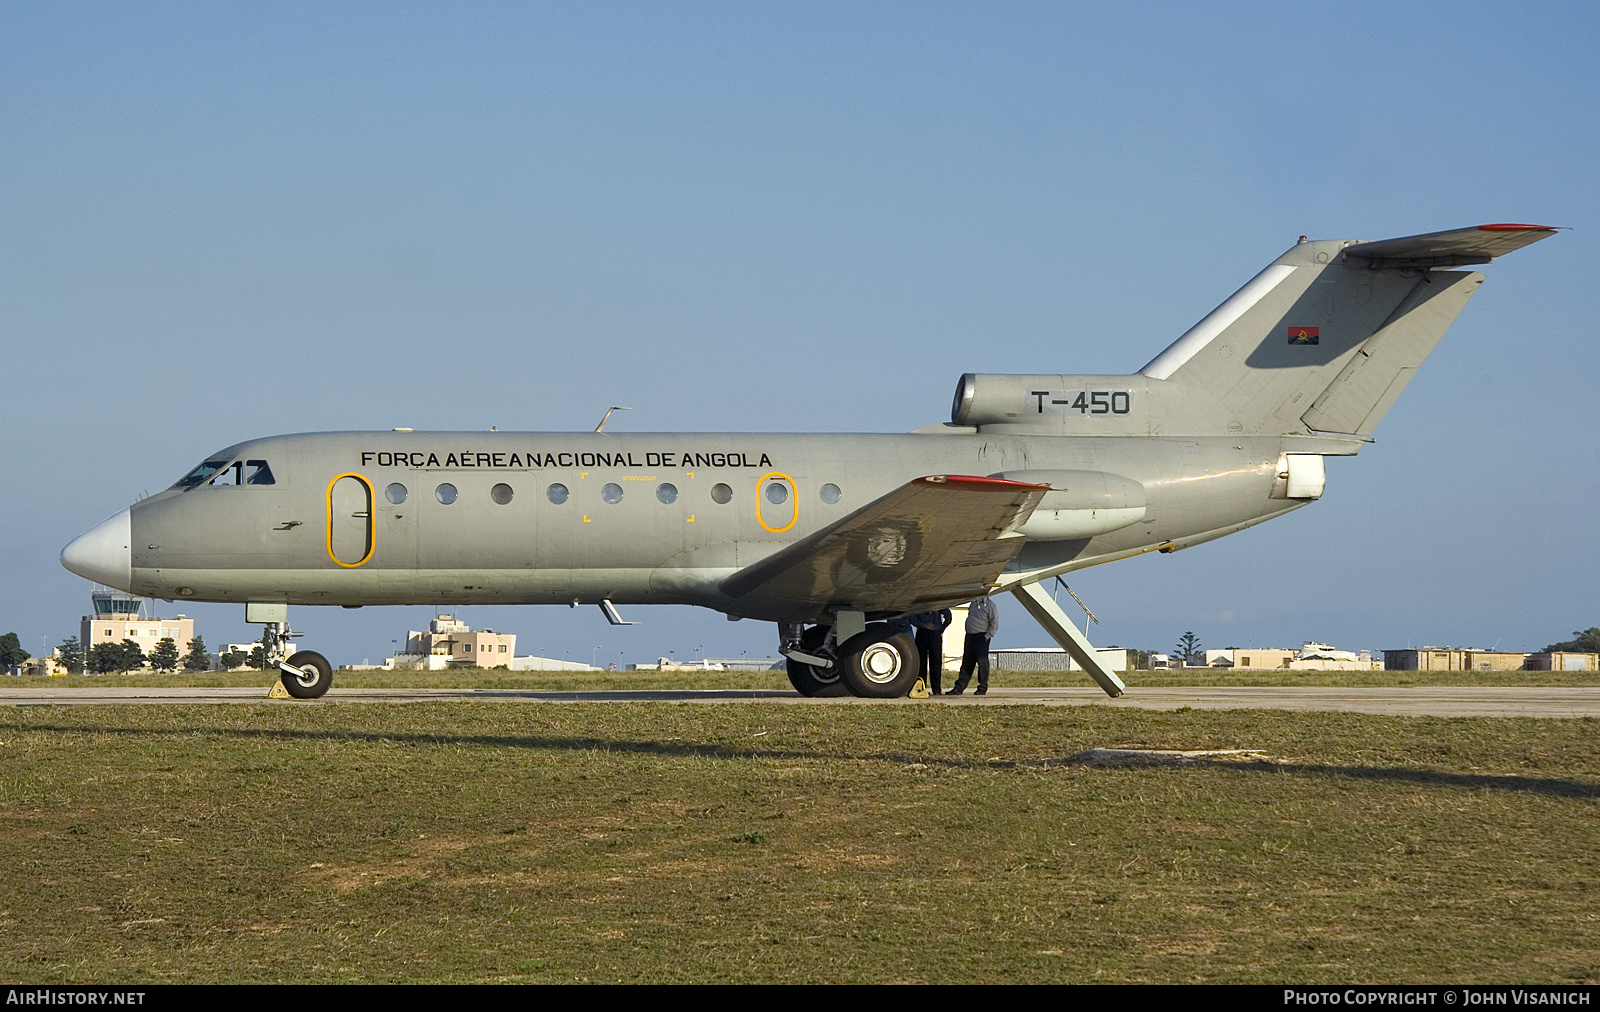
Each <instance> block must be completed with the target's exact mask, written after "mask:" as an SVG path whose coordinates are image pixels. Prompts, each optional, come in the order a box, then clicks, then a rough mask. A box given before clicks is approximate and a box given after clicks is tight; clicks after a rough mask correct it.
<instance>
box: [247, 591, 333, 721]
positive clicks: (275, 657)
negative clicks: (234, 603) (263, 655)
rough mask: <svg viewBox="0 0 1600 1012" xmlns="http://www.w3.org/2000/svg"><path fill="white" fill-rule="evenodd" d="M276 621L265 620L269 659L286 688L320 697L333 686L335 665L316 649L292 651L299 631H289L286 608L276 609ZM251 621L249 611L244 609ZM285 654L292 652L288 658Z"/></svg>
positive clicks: (299, 695) (295, 694)
mask: <svg viewBox="0 0 1600 1012" xmlns="http://www.w3.org/2000/svg"><path fill="white" fill-rule="evenodd" d="M276 614H277V615H278V616H280V617H279V618H277V620H276V621H268V622H263V623H262V624H263V625H265V626H266V627H267V631H266V635H265V636H263V637H262V640H263V642H264V643H265V644H266V647H267V663H268V664H271V665H273V666H274V667H276V668H277V669H278V671H279V677H280V679H281V680H282V682H283V690H284V691H285V692H287V693H288V694H289V695H291V696H293V697H294V698H295V699H320V698H321V697H322V696H323V695H325V694H326V693H327V691H328V690H329V689H331V688H332V687H333V665H331V664H329V663H328V659H327V658H326V657H324V656H322V655H321V654H319V653H317V652H316V651H315V650H296V651H295V652H294V653H293V654H289V648H290V647H291V646H293V644H294V640H295V638H296V637H297V636H298V635H299V634H298V633H294V632H290V631H289V618H288V614H287V609H286V608H285V609H283V610H281V611H277V612H276ZM245 616H246V617H245V621H250V620H251V618H250V612H249V611H248V610H247V611H246V613H245ZM285 654H289V656H288V657H287V658H285V656H284V655H285Z"/></svg>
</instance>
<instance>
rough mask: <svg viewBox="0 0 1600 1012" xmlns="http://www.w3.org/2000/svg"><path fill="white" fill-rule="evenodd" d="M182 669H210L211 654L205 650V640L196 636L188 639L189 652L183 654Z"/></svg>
mask: <svg viewBox="0 0 1600 1012" xmlns="http://www.w3.org/2000/svg"><path fill="white" fill-rule="evenodd" d="M183 670H185V671H210V670H211V655H210V654H209V653H207V652H206V641H205V640H203V639H201V638H200V637H198V636H196V637H195V638H194V639H192V640H190V641H189V652H188V653H187V654H184V655H183Z"/></svg>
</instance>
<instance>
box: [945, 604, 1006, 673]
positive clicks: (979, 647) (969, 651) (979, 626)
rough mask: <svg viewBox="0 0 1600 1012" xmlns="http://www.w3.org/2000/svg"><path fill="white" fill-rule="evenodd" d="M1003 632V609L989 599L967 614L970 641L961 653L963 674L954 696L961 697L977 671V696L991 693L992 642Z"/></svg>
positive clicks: (968, 640) (975, 605) (970, 609)
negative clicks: (990, 651)
mask: <svg viewBox="0 0 1600 1012" xmlns="http://www.w3.org/2000/svg"><path fill="white" fill-rule="evenodd" d="M999 631H1000V609H998V608H996V607H995V606H994V602H993V601H991V600H989V599H988V598H987V597H980V598H978V599H977V600H976V601H974V602H972V605H971V607H970V608H969V610H968V611H967V641H966V644H965V645H964V646H963V648H962V651H961V674H960V675H959V676H957V678H956V684H955V685H953V686H951V687H950V695H952V696H959V695H961V693H962V692H963V691H965V690H966V688H967V682H968V681H970V680H971V679H972V671H973V669H974V668H976V669H977V671H978V691H976V692H974V693H973V695H975V696H985V695H988V693H989V641H990V640H992V639H994V634H995V633H997V632H999Z"/></svg>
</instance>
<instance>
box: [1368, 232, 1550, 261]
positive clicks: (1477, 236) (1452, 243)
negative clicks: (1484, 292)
mask: <svg viewBox="0 0 1600 1012" xmlns="http://www.w3.org/2000/svg"><path fill="white" fill-rule="evenodd" d="M1555 234H1556V229H1555V228H1552V227H1551V226H1549V225H1512V224H1500V225H1477V226H1474V227H1472V228H1458V229H1453V230H1451V231H1449V232H1429V233H1427V234H1425V235H1408V236H1405V237H1403V238H1400V239H1380V240H1379V241H1377V242H1361V243H1356V244H1355V245H1353V246H1346V247H1345V248H1344V255H1345V256H1347V257H1352V258H1354V259H1356V260H1364V261H1366V262H1367V263H1368V264H1369V265H1370V266H1373V267H1459V266H1461V265H1463V264H1486V263H1488V262H1489V261H1491V260H1493V259H1494V258H1495V257H1499V256H1505V255H1506V254H1507V253H1511V252H1513V251H1515V250H1519V249H1521V248H1522V247H1524V246H1527V245H1529V244H1531V243H1536V242H1538V241H1539V240H1540V239H1546V238H1549V237H1550V236H1552V235H1555Z"/></svg>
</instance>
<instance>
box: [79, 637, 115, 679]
mask: <svg viewBox="0 0 1600 1012" xmlns="http://www.w3.org/2000/svg"><path fill="white" fill-rule="evenodd" d="M86 663H87V667H88V668H89V670H90V671H92V672H94V673H95V674H97V675H105V674H109V673H111V672H113V671H120V670H121V669H122V644H120V643H96V644H95V645H94V646H92V647H90V648H89V653H88V656H87V657H86Z"/></svg>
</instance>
